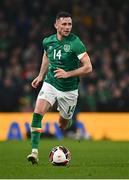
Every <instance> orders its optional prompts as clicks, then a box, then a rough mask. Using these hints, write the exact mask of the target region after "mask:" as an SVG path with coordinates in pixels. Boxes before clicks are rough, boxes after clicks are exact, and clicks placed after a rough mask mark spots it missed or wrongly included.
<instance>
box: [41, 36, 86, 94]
mask: <svg viewBox="0 0 129 180" xmlns="http://www.w3.org/2000/svg"><path fill="white" fill-rule="evenodd" d="M43 48H44V50H45V51H46V53H47V56H48V60H49V67H48V72H47V74H46V77H45V80H44V81H45V82H47V83H49V84H51V85H52V86H54V87H55V88H56V89H58V90H60V91H72V90H76V89H78V83H79V77H70V78H59V79H58V78H56V77H54V75H55V73H54V71H55V70H56V69H57V68H61V69H63V70H65V71H72V70H75V69H77V68H79V66H80V60H79V58H80V55H82V54H83V53H85V51H86V48H85V46H84V44H83V43H82V41H81V40H80V39H79V37H77V36H76V35H74V34H72V33H71V34H70V35H69V36H68V37H65V38H63V40H61V41H60V40H58V39H57V35H56V34H54V35H51V36H49V37H46V38H45V39H44V40H43Z"/></svg>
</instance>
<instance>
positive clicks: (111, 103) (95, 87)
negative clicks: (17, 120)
mask: <svg viewBox="0 0 129 180" xmlns="http://www.w3.org/2000/svg"><path fill="white" fill-rule="evenodd" d="M0 3H1V5H0V111H1V112H15V111H18V112H31V111H33V108H34V104H35V100H36V97H37V94H38V92H39V89H40V87H41V86H40V87H39V88H38V89H36V90H35V89H33V88H32V87H31V81H32V80H33V79H34V78H35V77H36V76H37V75H38V72H39V69H40V65H41V59H42V54H43V47H42V40H43V38H44V37H45V36H48V35H51V34H52V33H55V29H54V27H53V24H54V21H55V16H56V14H57V12H59V11H62V10H63V11H68V12H70V13H71V14H72V17H73V33H75V34H77V35H78V36H79V37H80V38H81V40H82V41H83V42H84V44H85V45H86V47H87V51H88V53H89V55H90V58H91V61H92V64H93V72H92V73H91V74H89V75H87V77H85V78H84V77H83V78H81V83H80V96H79V100H78V107H77V108H78V111H86V112H98V111H99V112H122V111H124V112H128V111H129V23H128V20H129V1H128V0H92V1H91V0H86V1H84V0H65V1H59V0H3V1H2V0H1V2H0ZM54 110H55V109H54V108H53V109H52V111H54Z"/></svg>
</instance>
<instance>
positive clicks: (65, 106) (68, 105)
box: [57, 91, 78, 119]
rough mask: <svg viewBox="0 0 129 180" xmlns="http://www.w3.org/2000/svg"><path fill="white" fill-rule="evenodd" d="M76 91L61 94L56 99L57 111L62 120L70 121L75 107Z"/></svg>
mask: <svg viewBox="0 0 129 180" xmlns="http://www.w3.org/2000/svg"><path fill="white" fill-rule="evenodd" d="M77 99H78V91H69V92H62V93H60V95H59V96H58V98H57V101H58V111H59V112H60V115H61V116H62V117H63V118H64V119H71V118H72V116H73V113H74V110H75V107H76V105H77Z"/></svg>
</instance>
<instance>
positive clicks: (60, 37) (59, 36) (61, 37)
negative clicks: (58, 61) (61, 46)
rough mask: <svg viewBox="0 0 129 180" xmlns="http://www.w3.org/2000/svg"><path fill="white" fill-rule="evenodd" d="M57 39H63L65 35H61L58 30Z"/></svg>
mask: <svg viewBox="0 0 129 180" xmlns="http://www.w3.org/2000/svg"><path fill="white" fill-rule="evenodd" d="M57 39H58V40H59V41H61V40H63V36H61V35H60V34H59V33H58V32H57Z"/></svg>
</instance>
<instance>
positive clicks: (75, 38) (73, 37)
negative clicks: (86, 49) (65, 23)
mask: <svg viewBox="0 0 129 180" xmlns="http://www.w3.org/2000/svg"><path fill="white" fill-rule="evenodd" d="M69 39H70V41H72V42H76V41H80V38H79V37H78V36H77V35H75V34H74V33H71V34H70V36H69Z"/></svg>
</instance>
